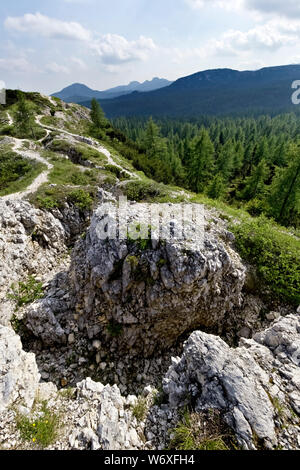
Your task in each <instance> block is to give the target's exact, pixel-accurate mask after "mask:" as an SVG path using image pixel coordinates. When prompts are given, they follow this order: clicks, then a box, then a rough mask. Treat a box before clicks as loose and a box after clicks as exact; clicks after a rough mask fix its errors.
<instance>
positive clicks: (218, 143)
mask: <svg viewBox="0 0 300 470" xmlns="http://www.w3.org/2000/svg"><path fill="white" fill-rule="evenodd" d="M113 122H114V124H115V126H116V127H118V128H119V129H121V130H122V131H123V132H125V134H126V135H127V136H128V137H130V138H131V139H132V140H133V141H135V142H136V144H137V145H138V147H139V148H140V149H142V153H136V154H135V156H134V162H135V165H136V166H137V167H138V168H140V169H141V170H143V171H144V172H145V173H146V174H147V175H148V176H149V177H153V178H154V179H156V180H158V181H161V182H163V183H170V182H172V183H173V184H178V185H181V186H183V187H185V188H187V189H189V190H192V191H194V192H196V193H205V194H206V195H207V196H209V197H211V198H213V199H218V200H223V201H226V202H227V203H229V204H234V205H235V206H236V207H245V208H246V209H247V210H248V211H249V212H250V213H251V214H252V215H256V216H257V215H261V214H265V215H267V216H269V217H273V218H275V219H276V220H277V221H278V222H280V223H281V224H284V225H294V226H295V227H299V223H300V218H299V216H300V207H299V204H300V143H299V134H300V118H299V117H297V116H296V115H295V114H293V113H290V114H283V115H279V116H276V117H274V118H271V117H270V116H261V117H259V118H258V119H254V118H226V119H225V118H199V119H194V120H190V121H185V120H175V119H168V118H164V119H161V120H157V121H156V122H155V121H153V120H152V119H150V120H149V121H146V120H145V119H144V120H143V119H139V118H128V119H126V118H118V119H115V120H114V121H113Z"/></svg>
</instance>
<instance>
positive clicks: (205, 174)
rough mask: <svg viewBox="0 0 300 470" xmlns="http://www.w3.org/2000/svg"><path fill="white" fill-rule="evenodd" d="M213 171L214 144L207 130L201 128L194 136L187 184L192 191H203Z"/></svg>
mask: <svg viewBox="0 0 300 470" xmlns="http://www.w3.org/2000/svg"><path fill="white" fill-rule="evenodd" d="M213 172H214V146H213V143H212V141H211V140H210V137H209V134H208V132H207V131H206V130H205V129H204V128H202V129H201V131H200V135H199V137H196V138H195V140H194V142H193V146H192V154H191V160H190V163H189V167H188V178H189V184H190V187H191V189H192V190H193V191H195V192H203V191H204V189H205V187H206V185H207V184H208V182H209V181H210V179H211V177H212V175H213Z"/></svg>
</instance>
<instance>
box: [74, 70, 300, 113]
mask: <svg viewBox="0 0 300 470" xmlns="http://www.w3.org/2000/svg"><path fill="white" fill-rule="evenodd" d="M294 80H300V65H287V66H279V67H267V68H263V69H261V70H257V71H244V72H239V71H237V70H231V69H215V70H206V71H204V72H198V73H195V74H193V75H189V76H187V77H183V78H180V79H178V80H176V81H175V82H173V83H172V84H171V85H169V86H167V87H164V88H162V89H159V90H155V91H149V92H147V93H145V92H142V93H141V92H137V91H134V92H133V93H131V94H127V95H125V96H119V97H118V98H115V99H110V100H103V99H101V98H100V99H99V101H100V104H101V105H102V107H103V109H104V111H105V113H106V115H107V116H108V117H109V118H112V117H117V116H154V117H162V116H170V117H196V116H199V115H251V114H261V113H268V114H271V115H274V114H278V113H280V112H286V111H296V110H298V109H299V111H300V105H299V107H298V106H295V105H294V104H292V101H291V96H292V93H293V92H294V91H295V90H293V89H292V88H291V85H292V82H293V81H294ZM80 104H83V105H84V106H87V107H88V106H90V102H89V101H88V100H86V101H84V102H82V101H81V102H80Z"/></svg>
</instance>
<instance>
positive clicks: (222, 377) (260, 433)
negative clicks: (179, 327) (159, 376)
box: [164, 315, 300, 449]
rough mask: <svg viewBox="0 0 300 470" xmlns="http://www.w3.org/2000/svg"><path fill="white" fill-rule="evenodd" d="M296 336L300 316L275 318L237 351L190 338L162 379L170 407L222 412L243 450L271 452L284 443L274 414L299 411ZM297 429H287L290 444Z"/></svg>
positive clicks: (217, 341)
mask: <svg viewBox="0 0 300 470" xmlns="http://www.w3.org/2000/svg"><path fill="white" fill-rule="evenodd" d="M299 333H300V316H299V315H298V316H296V315H289V316H288V317H286V318H280V319H277V320H276V321H275V322H274V323H273V324H272V326H271V327H270V328H268V329H267V330H265V331H263V332H262V333H258V334H257V335H255V336H254V339H251V340H249V339H242V340H241V343H240V346H239V347H238V348H236V349H232V348H230V347H229V346H228V345H227V344H226V343H224V341H222V339H221V338H218V337H216V336H212V335H208V334H206V333H204V332H201V331H196V332H194V333H192V335H191V336H190V338H189V339H188V340H187V342H186V343H185V347H184V352H183V355H182V357H181V358H174V359H173V364H172V366H171V367H170V369H169V371H168V373H167V374H166V376H165V378H164V391H165V392H166V393H167V394H168V396H169V402H170V405H171V406H172V407H180V406H184V405H186V404H187V403H191V402H192V403H193V404H194V407H195V410H196V411H197V410H198V411H201V410H203V409H209V408H217V409H219V410H222V411H223V412H224V417H225V419H226V421H227V422H228V424H230V426H231V427H232V428H233V429H234V431H235V432H236V435H237V439H238V442H239V443H240V445H242V446H243V447H244V448H246V449H255V448H256V446H257V445H260V446H263V447H266V448H273V447H274V446H276V444H277V437H278V436H280V442H281V443H282V442H284V441H282V440H281V439H282V432H283V431H282V429H281V427H280V426H279V424H278V423H279V421H278V414H279V415H280V414H282V415H283V414H284V412H283V410H284V409H286V411H287V414H289V415H290V407H291V406H292V407H293V409H294V411H295V412H296V413H299V411H300V410H299V403H300V380H299V377H300V367H299V365H300V343H299V341H300V334H299ZM275 415H277V418H276V419H275ZM281 418H282V417H281ZM286 419H288V418H286ZM297 429H298V428H297V427H296V426H294V427H293V426H292V424H291V425H290V427H289V433H290V435H291V436H292V435H293V433H294V434H295V436H294V437H295V440H296V438H297V433H298V431H297ZM283 439H285V436H283ZM281 445H282V444H281Z"/></svg>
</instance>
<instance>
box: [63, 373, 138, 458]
mask: <svg viewBox="0 0 300 470" xmlns="http://www.w3.org/2000/svg"><path fill="white" fill-rule="evenodd" d="M77 390H78V397H82V398H85V399H87V400H89V401H91V402H92V403H93V409H92V410H91V411H90V412H89V413H87V414H86V415H85V416H84V417H83V419H81V420H80V422H79V423H78V426H77V428H76V429H75V430H74V431H73V433H72V434H71V435H70V438H69V443H70V445H71V447H72V448H73V449H80V448H84V449H87V448H90V449H92V450H98V449H103V450H139V449H143V447H144V442H143V439H142V436H140V435H139V433H138V429H137V428H138V423H137V420H136V419H135V418H134V416H133V414H132V411H131V410H130V405H131V404H132V403H134V402H135V401H136V397H130V396H129V397H128V398H127V399H125V398H124V397H122V396H121V393H120V390H119V389H118V387H117V386H116V385H114V386H110V385H106V386H104V385H102V384H101V383H99V382H93V381H92V380H91V379H90V378H87V379H86V380H84V381H82V382H80V383H78V384H77Z"/></svg>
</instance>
